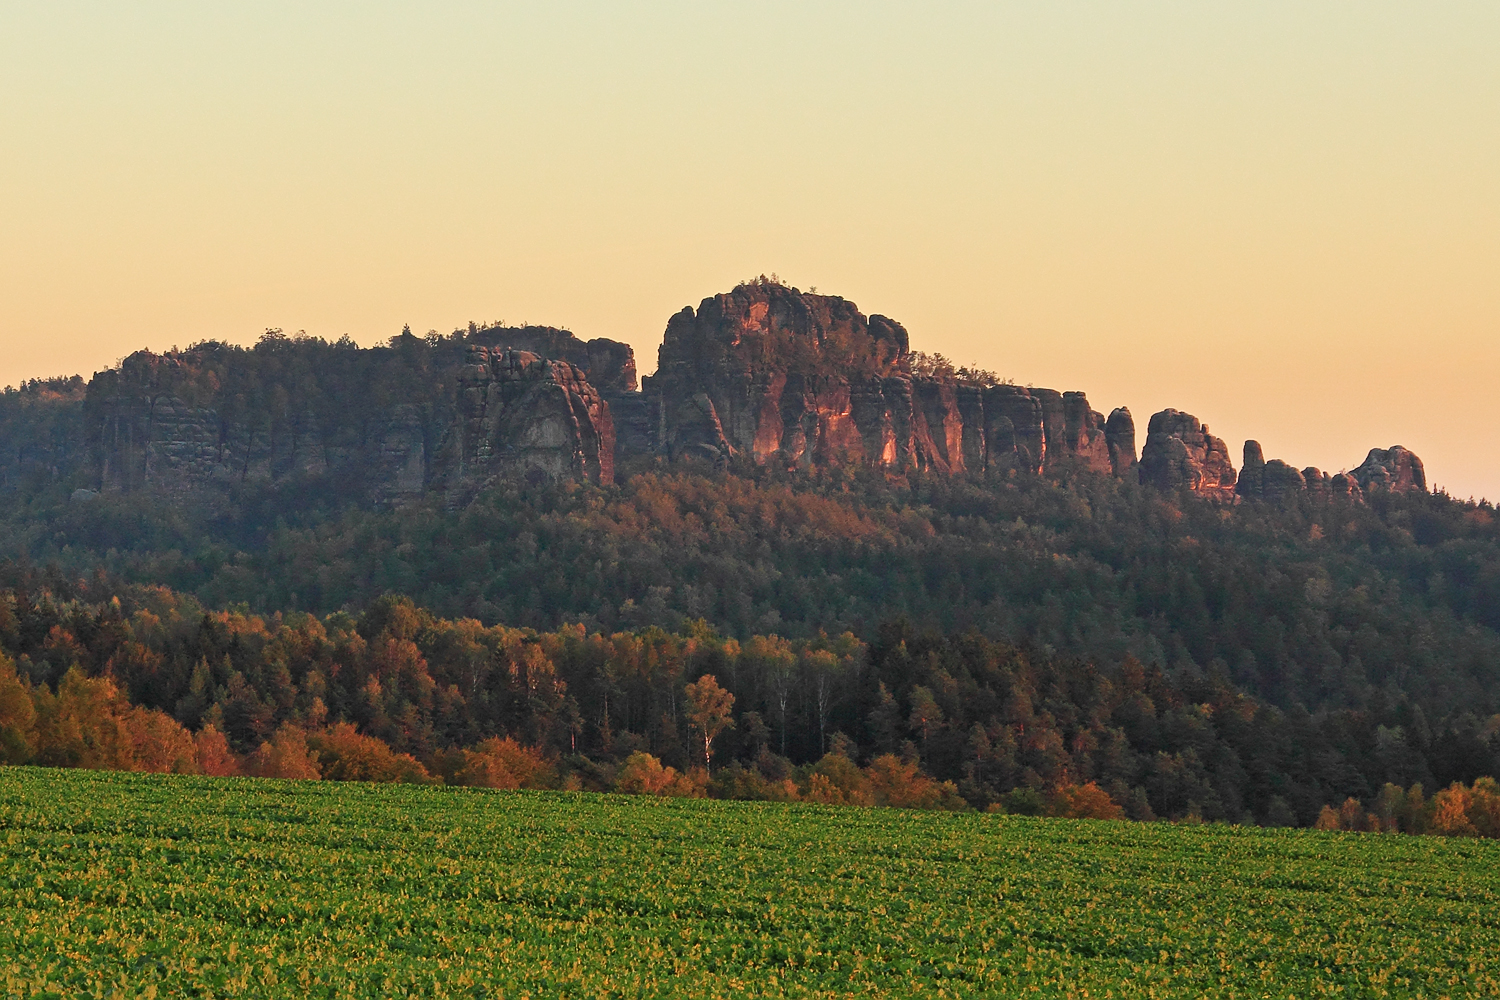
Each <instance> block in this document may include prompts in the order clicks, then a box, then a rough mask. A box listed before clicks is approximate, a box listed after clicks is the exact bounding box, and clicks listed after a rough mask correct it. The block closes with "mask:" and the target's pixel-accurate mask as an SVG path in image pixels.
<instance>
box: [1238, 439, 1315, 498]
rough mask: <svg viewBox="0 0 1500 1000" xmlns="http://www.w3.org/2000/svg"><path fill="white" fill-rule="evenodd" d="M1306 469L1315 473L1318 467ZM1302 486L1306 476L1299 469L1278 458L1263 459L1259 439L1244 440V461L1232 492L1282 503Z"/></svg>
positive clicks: (1304, 484) (1297, 492)
mask: <svg viewBox="0 0 1500 1000" xmlns="http://www.w3.org/2000/svg"><path fill="white" fill-rule="evenodd" d="M1308 471H1309V472H1312V473H1317V471H1318V470H1316V469H1310V470H1308ZM1306 489H1307V480H1306V477H1305V475H1304V474H1303V473H1301V472H1298V471H1297V470H1296V469H1294V468H1292V467H1291V466H1290V465H1288V464H1287V463H1285V462H1283V461H1282V460H1281V459H1279V458H1273V459H1271V460H1270V461H1269V462H1268V461H1266V460H1265V457H1264V455H1263V454H1262V452H1261V447H1260V442H1259V441H1246V442H1245V457H1244V462H1243V463H1242V465H1241V467H1240V473H1239V478H1238V479H1237V481H1236V482H1235V484H1234V491H1235V492H1236V493H1238V494H1239V495H1240V496H1242V497H1253V498H1255V499H1257V500H1267V501H1270V502H1272V503H1284V502H1285V501H1287V500H1290V499H1292V498H1293V497H1295V496H1297V495H1298V494H1299V493H1301V492H1303V491H1304V490H1306Z"/></svg>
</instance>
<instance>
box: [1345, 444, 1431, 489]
mask: <svg viewBox="0 0 1500 1000" xmlns="http://www.w3.org/2000/svg"><path fill="white" fill-rule="evenodd" d="M1352 475H1353V476H1354V478H1355V479H1356V480H1358V482H1359V485H1360V486H1361V487H1363V488H1364V489H1365V490H1366V491H1369V490H1390V491H1393V492H1396V493H1404V492H1406V491H1408V490H1418V491H1423V492H1425V491H1426V489H1427V472H1426V470H1425V469H1423V468H1422V460H1421V459H1420V458H1418V457H1417V456H1416V455H1414V454H1412V453H1411V452H1409V451H1407V450H1406V449H1405V448H1403V447H1401V446H1400V445H1399V444H1397V445H1392V446H1391V447H1389V448H1371V449H1370V454H1369V455H1367V456H1366V457H1365V461H1364V464H1363V465H1361V466H1360V467H1359V468H1357V469H1355V470H1354V472H1353V473H1352Z"/></svg>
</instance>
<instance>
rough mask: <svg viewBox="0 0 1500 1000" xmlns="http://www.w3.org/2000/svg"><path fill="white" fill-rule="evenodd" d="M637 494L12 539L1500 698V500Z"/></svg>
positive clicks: (624, 609) (327, 508) (1252, 680)
mask: <svg viewBox="0 0 1500 1000" xmlns="http://www.w3.org/2000/svg"><path fill="white" fill-rule="evenodd" d="M639 464H640V465H641V466H642V467H640V468H638V469H635V470H632V474H630V475H628V476H627V477H625V479H624V483H623V485H621V486H605V487H597V486H589V485H579V484H557V485H548V484H540V485H536V486H527V485H522V484H501V485H498V486H496V487H494V488H492V489H490V490H488V491H486V492H484V493H482V494H481V495H480V496H479V497H477V498H476V499H475V500H474V501H473V502H471V503H468V504H467V505H465V506H463V507H461V508H458V509H451V508H450V507H448V506H447V505H446V504H445V503H444V501H443V500H442V499H441V498H439V497H435V496H434V497H428V498H424V499H420V500H416V501H413V502H411V503H408V504H406V505H405V506H402V507H401V508H399V509H372V508H370V507H368V506H364V507H361V506H356V505H352V504H348V503H341V502H340V501H339V497H338V493H337V491H336V490H334V489H331V488H329V487H328V484H326V483H324V482H321V481H317V480H310V481H307V482H289V483H281V484H277V485H274V486H273V485H269V484H261V485H256V484H254V483H251V484H248V485H247V486H245V487H244V488H243V489H240V490H235V491H231V492H228V493H225V494H213V495H206V496H204V497H201V498H192V497H189V498H186V499H184V498H181V497H172V498H165V497H153V496H151V495H147V494H123V495H122V494H103V495H100V496H97V497H94V498H92V499H90V500H88V501H86V502H80V501H78V500H73V499H70V498H69V493H68V491H67V490H66V489H62V488H57V489H51V490H42V491H38V492H35V493H32V494H31V495H29V496H26V495H17V496H15V499H14V501H13V502H11V503H10V504H9V505H8V506H7V508H6V510H5V513H4V514H3V515H0V546H3V549H4V550H5V551H8V552H10V553H12V554H14V555H18V556H25V557H26V558H28V559H30V560H32V561H33V562H34V563H36V564H38V565H46V564H57V565H59V566H62V567H64V568H66V569H67V571H68V572H70V573H88V572H92V571H93V570H94V569H95V568H102V569H105V570H107V571H108V572H110V573H112V574H114V575H115V576H116V577H118V578H119V579H122V580H125V581H128V582H133V583H157V584H162V585H166V586H170V587H172V588H173V589H174V590H177V591H180V592H182V593H185V594H192V595H193V596H195V597H196V598H197V599H199V600H200V601H202V602H203V603H204V605H205V606H208V607H231V606H239V605H243V606H245V607H246V608H247V609H249V610H253V611H257V612H261V613H270V612H274V611H294V610H300V611H308V612H311V613H314V614H320V615H321V614H327V613H330V612H333V611H337V610H341V609H347V610H351V611H358V610H360V609H362V608H365V607H367V606H368V605H369V604H370V602H371V601H373V600H375V599H376V598H378V597H380V596H381V595H382V594H386V593H400V594H405V595H407V596H409V597H411V598H412V599H413V600H414V601H415V602H416V603H417V604H418V605H420V606H422V607H424V608H427V609H429V610H431V611H432V612H433V613H435V614H438V615H442V616H444V617H472V618H475V619H478V620H479V621H481V622H484V623H485V624H487V625H492V624H501V623H503V624H506V625H510V626H525V627H529V628H535V629H542V630H550V629H555V628H557V627H559V626H561V625H564V624H581V625H583V626H584V627H585V628H586V629H588V630H590V631H593V630H603V631H606V632H609V631H614V630H619V629H635V628H641V627H644V626H648V625H655V626H658V627H661V628H663V629H666V630H668V631H675V630H677V629H678V628H680V627H681V625H682V623H684V622H687V621H693V620H697V619H703V620H705V621H707V622H709V623H710V624H711V625H712V626H713V627H714V628H715V629H717V630H718V631H720V632H722V633H723V634H725V635H728V636H734V637H737V638H740V639H747V638H748V637H750V636H751V635H754V634H757V633H759V634H777V635H784V636H788V637H791V638H798V639H801V638H808V637H811V636H815V635H817V634H818V633H819V632H826V633H829V634H838V633H841V632H845V631H849V632H853V633H854V634H855V635H857V636H859V637H860V638H861V639H864V640H867V641H869V640H873V639H874V637H875V634H876V630H877V629H878V628H879V627H880V626H881V625H882V624H885V623H887V622H891V621H895V620H898V619H901V620H905V621H908V622H910V623H911V625H912V627H914V628H916V629H918V630H919V631H922V632H929V631H936V632H939V633H942V634H948V635H957V634H963V633H966V632H969V631H975V632H978V633H979V634H982V635H985V636H986V637H988V638H990V639H993V640H998V641H1005V642H1009V643H1014V644H1022V645H1028V646H1030V647H1032V648H1035V649H1037V650H1041V651H1043V652H1046V653H1048V654H1052V653H1056V654H1058V655H1065V656H1070V657H1075V658H1078V659H1081V660H1086V661H1089V662H1093V663H1097V664H1099V665H1101V666H1118V665H1119V664H1121V663H1123V662H1124V660H1125V658H1126V657H1127V656H1133V657H1134V658H1135V659H1136V660H1138V661H1140V662H1141V663H1145V664H1151V665H1156V666H1160V667H1161V668H1162V669H1163V670H1165V671H1167V672H1168V673H1169V674H1171V675H1172V676H1174V677H1178V676H1182V677H1192V676H1197V675H1199V674H1209V673H1213V674H1216V675H1223V676H1226V677H1227V678H1228V681H1229V682H1230V683H1232V684H1234V685H1235V686H1236V687H1238V688H1240V689H1242V690H1244V691H1245V692H1247V693H1249V694H1252V695H1255V696H1257V697H1259V698H1262V699H1264V700H1265V701H1267V702H1269V703H1271V704H1275V705H1277V706H1280V707H1283V708H1288V709H1290V708H1292V707H1293V706H1297V705H1300V706H1303V707H1305V708H1307V709H1309V710H1317V709H1319V708H1323V707H1334V708H1362V707H1365V706H1368V705H1370V704H1372V703H1373V702H1374V700H1375V698H1376V697H1377V693H1380V692H1383V693H1381V694H1380V697H1383V698H1385V700H1387V701H1395V700H1399V699H1403V698H1404V699H1408V700H1410V701H1411V702H1412V703H1413V704H1416V705H1420V706H1422V707H1423V709H1424V711H1426V712H1427V713H1428V714H1429V715H1430V716H1433V717H1443V716H1445V715H1446V714H1448V713H1450V712H1453V711H1456V710H1460V709H1463V710H1469V711H1473V712H1475V713H1477V714H1481V715H1484V714H1490V713H1493V712H1496V711H1500V704H1497V703H1496V699H1497V694H1500V686H1497V683H1496V682H1497V674H1500V633H1497V631H1496V629H1497V628H1500V524H1497V523H1496V520H1495V512H1494V509H1493V507H1492V506H1491V505H1490V504H1488V503H1487V502H1481V503H1473V502H1460V501H1457V500H1454V499H1452V498H1449V497H1447V496H1445V495H1442V494H1426V493H1406V494H1396V493H1385V494H1379V493H1377V494H1374V495H1372V496H1371V497H1370V499H1369V501H1368V502H1365V503H1353V502H1350V501H1348V500H1338V499H1322V500H1320V499H1316V498H1314V497H1312V496H1310V495H1303V496H1301V497H1294V498H1292V499H1290V500H1289V501H1286V502H1284V503H1281V504H1274V505H1273V504H1267V503H1261V502H1244V503H1240V504H1236V505H1233V506H1226V505H1223V504H1216V503H1213V502H1209V501H1205V500H1202V499H1199V498H1195V497H1192V496H1187V495H1183V496H1176V495H1166V494H1162V493H1160V492H1158V491H1155V490H1153V489H1150V488H1148V487H1141V486H1138V485H1135V484H1131V483H1125V482H1122V481H1120V480H1117V479H1114V478H1112V477H1108V476H1100V475H1095V474H1092V473H1088V472H1084V471H1079V472H1077V473H1074V474H1071V475H1070V474H1068V473H1067V472H1066V471H1063V472H1060V473H1058V474H1055V475H1051V476H1046V477H1042V476H1031V475H1024V474H1023V475H1017V476H992V477H989V478H980V477H972V478H964V477H953V478H949V477H939V476H932V477H919V476H915V475H912V476H908V477H902V478H899V479H895V478H887V477H886V476H884V475H881V474H877V473H872V472H869V471H855V470H834V471H833V472H830V473H825V474H822V475H819V476H809V477H801V478H795V479H794V478H792V477H789V476H787V475H786V474H784V473H782V474H778V473H775V472H771V471H767V470H763V469H740V470H738V471H728V472H710V471H709V470H706V469H700V470H698V471H693V470H692V469H691V467H688V468H683V467H672V466H657V465H656V464H655V463H644V462H642V463H639Z"/></svg>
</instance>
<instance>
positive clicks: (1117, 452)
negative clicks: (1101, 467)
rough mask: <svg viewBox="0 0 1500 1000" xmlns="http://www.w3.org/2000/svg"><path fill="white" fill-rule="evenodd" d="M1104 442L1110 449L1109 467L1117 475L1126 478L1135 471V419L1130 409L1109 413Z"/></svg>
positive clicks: (1123, 408)
mask: <svg viewBox="0 0 1500 1000" xmlns="http://www.w3.org/2000/svg"><path fill="white" fill-rule="evenodd" d="M1104 441H1105V444H1106V446H1107V447H1108V448H1109V467H1110V471H1111V472H1113V473H1114V474H1115V475H1117V476H1120V477H1121V478H1124V477H1125V475H1126V474H1127V473H1129V472H1130V471H1132V470H1133V469H1135V465H1136V461H1135V418H1134V417H1132V416H1131V415H1130V408H1129V407H1125V406H1117V407H1115V408H1114V409H1113V410H1111V411H1110V413H1109V420H1108V421H1106V422H1105V424H1104Z"/></svg>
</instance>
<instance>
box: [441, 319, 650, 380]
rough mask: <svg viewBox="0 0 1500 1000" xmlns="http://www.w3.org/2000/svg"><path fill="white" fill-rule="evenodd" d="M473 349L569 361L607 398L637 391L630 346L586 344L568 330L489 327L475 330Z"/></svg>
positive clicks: (470, 339) (596, 341)
mask: <svg viewBox="0 0 1500 1000" xmlns="http://www.w3.org/2000/svg"><path fill="white" fill-rule="evenodd" d="M467 343H468V344H469V345H470V346H471V347H487V348H489V349H490V350H491V351H492V352H494V351H505V350H511V351H526V352H528V353H531V354H535V355H536V356H537V357H539V358H550V359H552V360H554V361H566V362H567V363H568V364H570V365H572V366H573V368H574V369H575V370H577V371H578V372H579V373H581V374H582V375H583V376H584V378H586V379H587V380H588V382H589V384H590V385H592V386H593V387H594V388H595V389H597V390H598V391H599V392H600V393H601V394H604V395H606V396H608V395H612V394H615V393H622V392H635V391H636V377H635V351H633V350H631V348H630V345H629V344H622V343H620V342H619V341H617V340H606V339H604V338H603V337H596V338H595V339H593V340H589V341H583V340H580V339H579V338H578V337H577V336H576V335H574V334H573V333H571V332H570V331H568V330H560V329H558V328H557V327H552V326H520V327H510V326H487V327H480V328H475V329H473V330H472V331H471V332H470V333H469V336H468V337H467Z"/></svg>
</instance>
